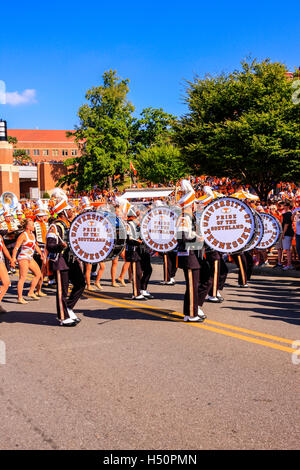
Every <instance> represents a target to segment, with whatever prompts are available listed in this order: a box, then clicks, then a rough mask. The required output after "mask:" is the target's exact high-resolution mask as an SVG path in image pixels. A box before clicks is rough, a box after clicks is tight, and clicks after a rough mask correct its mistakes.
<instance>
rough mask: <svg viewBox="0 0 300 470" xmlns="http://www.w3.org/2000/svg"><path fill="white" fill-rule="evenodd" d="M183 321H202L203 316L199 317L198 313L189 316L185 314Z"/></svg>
mask: <svg viewBox="0 0 300 470" xmlns="http://www.w3.org/2000/svg"><path fill="white" fill-rule="evenodd" d="M183 321H190V322H203V321H204V318H202V317H199V316H198V315H197V316H196V317H189V316H187V315H186V316H185V317H184V319H183Z"/></svg>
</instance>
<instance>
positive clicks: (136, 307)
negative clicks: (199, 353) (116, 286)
mask: <svg viewBox="0 0 300 470" xmlns="http://www.w3.org/2000/svg"><path fill="white" fill-rule="evenodd" d="M29 276H30V274H29ZM84 295H85V296H86V297H88V298H91V299H95V300H97V301H99V302H102V303H107V304H110V305H116V306H117V307H121V308H126V304H127V305H132V306H134V308H133V309H132V310H134V311H137V312H141V313H144V314H146V315H150V316H154V317H158V318H162V319H165V320H171V321H176V322H180V323H181V322H182V317H183V314H182V313H180V312H176V311H170V310H167V309H160V308H159V307H154V306H152V305H145V304H140V303H136V302H132V301H130V300H125V299H124V300H123V299H115V298H114V297H111V296H108V295H105V294H101V293H98V292H95V293H94V292H93V293H88V294H87V292H85V293H84ZM124 304H125V305H124ZM139 307H141V308H139ZM127 308H128V307H127ZM147 309H149V310H151V312H149V311H147ZM153 310H158V312H163V313H158V312H153ZM164 313H167V314H168V315H164ZM170 315H175V316H178V317H181V318H174V317H171V316H170ZM207 323H208V324H210V325H216V326H220V327H221V328H227V329H230V330H233V331H239V332H242V333H247V334H249V335H252V336H258V337H262V338H266V339H271V340H273V341H278V342H281V343H287V344H293V343H294V341H295V340H290V339H286V338H281V337H278V336H273V335H268V334H266V333H261V332H259V331H254V330H248V329H246V328H241V327H237V326H234V325H229V324H226V323H221V322H216V321H213V320H205V324H204V323H192V322H190V323H189V325H190V326H195V327H197V328H201V329H203V330H206V331H212V332H214V333H218V334H221V335H224V336H229V337H232V338H237V339H240V340H243V341H246V342H248V343H254V344H259V345H261V346H265V347H268V348H271V349H277V350H280V351H285V352H288V353H290V354H297V355H300V350H299V349H298V350H297V349H293V348H290V347H287V346H282V345H281V344H276V343H272V342H271V341H264V340H260V339H257V338H252V337H250V336H244V335H241V334H237V333H234V332H233V331H226V330H223V329H222V330H221V329H220V328H215V327H213V326H208V325H207Z"/></svg>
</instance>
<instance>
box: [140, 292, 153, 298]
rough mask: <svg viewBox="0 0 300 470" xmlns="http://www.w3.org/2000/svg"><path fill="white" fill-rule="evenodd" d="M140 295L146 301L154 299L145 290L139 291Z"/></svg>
mask: <svg viewBox="0 0 300 470" xmlns="http://www.w3.org/2000/svg"><path fill="white" fill-rule="evenodd" d="M141 294H142V295H143V296H144V297H146V298H147V299H154V297H153V295H151V294H150V292H149V291H147V290H141Z"/></svg>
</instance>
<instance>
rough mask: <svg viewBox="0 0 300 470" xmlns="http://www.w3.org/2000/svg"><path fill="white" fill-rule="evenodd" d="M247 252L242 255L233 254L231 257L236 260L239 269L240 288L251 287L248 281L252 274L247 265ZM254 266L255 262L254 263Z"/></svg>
mask: <svg viewBox="0 0 300 470" xmlns="http://www.w3.org/2000/svg"><path fill="white" fill-rule="evenodd" d="M246 253H247V252H244V253H240V254H238V255H237V254H232V255H231V257H232V259H233V260H234V262H235V264H236V265H237V267H238V268H239V274H238V283H239V286H240V287H249V285H248V282H247V281H248V280H249V279H250V276H251V272H250V270H249V268H250V266H248V264H247V258H246V256H245V254H246ZM252 265H253V262H252ZM251 270H252V267H251Z"/></svg>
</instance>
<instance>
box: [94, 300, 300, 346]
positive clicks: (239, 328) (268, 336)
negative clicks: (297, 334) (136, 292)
mask: <svg viewBox="0 0 300 470" xmlns="http://www.w3.org/2000/svg"><path fill="white" fill-rule="evenodd" d="M93 295H100V296H101V297H105V298H107V299H111V300H115V298H114V297H111V296H107V295H104V294H102V293H98V292H95V294H94V293H93ZM117 300H118V301H120V302H124V303H127V304H130V305H133V306H138V307H142V308H146V309H147V308H149V309H153V310H158V311H160V312H164V313H168V314H170V315H176V316H179V317H183V316H184V315H183V314H182V313H180V312H176V311H171V310H167V309H162V308H159V307H153V306H152V305H145V304H141V303H136V302H131V301H130V300H123V299H117ZM205 323H208V324H210V325H215V326H220V327H222V328H228V329H230V330H234V331H239V332H241V333H248V334H250V335H254V336H260V337H262V338H267V339H271V340H273V341H278V342H280V343H287V344H293V342H294V340H292V339H286V338H281V337H280V336H273V335H269V334H267V333H261V332H259V331H255V330H249V329H247V328H241V327H239V326H234V325H229V324H228V323H221V322H217V321H213V320H205Z"/></svg>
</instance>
